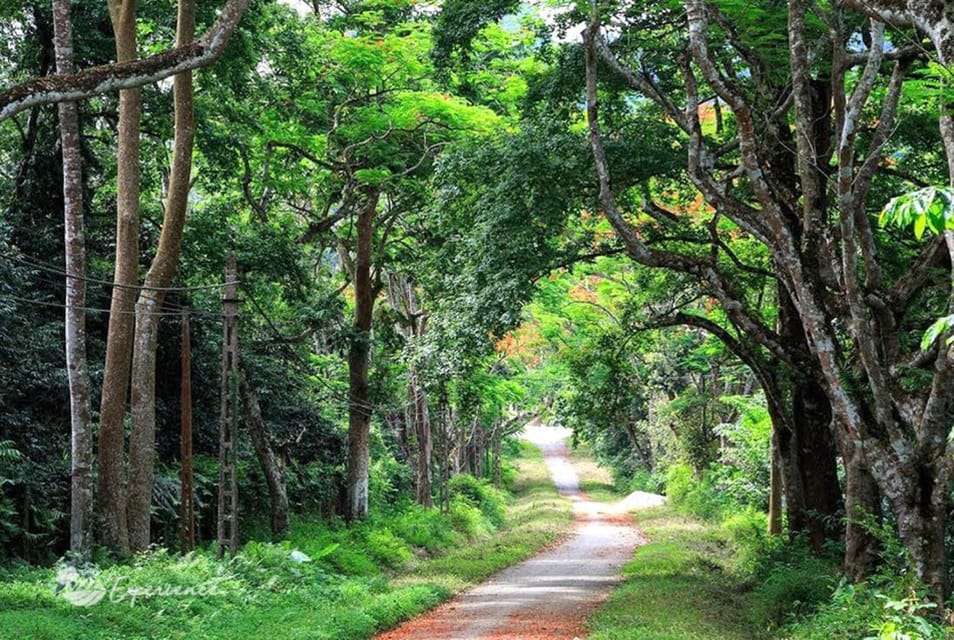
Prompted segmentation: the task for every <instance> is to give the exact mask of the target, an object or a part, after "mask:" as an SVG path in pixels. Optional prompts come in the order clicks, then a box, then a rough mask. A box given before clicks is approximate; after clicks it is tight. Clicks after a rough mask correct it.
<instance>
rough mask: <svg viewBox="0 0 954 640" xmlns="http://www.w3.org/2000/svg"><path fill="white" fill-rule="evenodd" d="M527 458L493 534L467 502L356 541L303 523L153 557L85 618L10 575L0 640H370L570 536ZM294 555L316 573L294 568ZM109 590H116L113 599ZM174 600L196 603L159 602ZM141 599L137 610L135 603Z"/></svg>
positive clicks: (363, 531) (549, 488)
mask: <svg viewBox="0 0 954 640" xmlns="http://www.w3.org/2000/svg"><path fill="white" fill-rule="evenodd" d="M521 447H522V450H521V455H520V457H519V459H518V460H517V461H516V464H517V466H518V473H517V474H516V480H515V482H514V486H513V496H512V497H511V498H510V499H508V500H506V504H505V506H504V508H503V514H502V515H503V517H502V521H503V524H502V526H500V527H499V528H498V529H497V530H496V531H492V529H493V528H495V527H494V526H491V525H490V524H489V523H488V522H487V521H488V518H487V517H485V515H486V514H482V513H481V510H480V507H481V506H483V505H481V504H479V502H477V501H475V502H473V503H468V502H467V500H466V499H461V500H458V501H457V502H455V503H454V505H452V509H451V514H450V515H449V516H438V515H436V514H435V512H433V511H431V512H425V511H424V510H421V509H412V510H408V511H405V512H401V513H398V514H395V515H393V516H389V517H388V518H382V519H381V520H379V521H376V522H371V523H368V525H366V526H362V527H358V528H351V529H347V528H341V527H339V528H335V527H328V526H324V525H319V524H316V523H297V524H296V526H295V529H294V530H293V532H292V536H291V541H290V543H285V544H282V545H277V544H263V543H250V544H249V545H247V546H246V548H245V549H244V550H243V551H242V552H241V553H240V554H239V555H238V556H237V557H236V558H235V559H233V560H231V561H229V562H225V563H222V562H217V561H215V560H214V559H213V558H212V557H211V555H210V554H208V553H204V552H203V553H197V554H195V555H193V556H190V557H187V558H178V557H172V556H168V555H166V554H163V553H154V554H148V555H145V556H142V557H140V558H137V559H136V560H135V561H134V562H133V563H131V564H122V565H115V566H113V567H108V568H106V569H102V570H99V571H97V573H96V576H95V577H96V580H97V581H98V583H97V584H93V583H90V587H89V588H90V589H94V588H100V587H99V586H97V585H103V586H104V587H105V588H106V589H107V590H108V593H106V594H105V598H104V599H102V601H100V602H98V603H96V604H94V605H92V606H88V607H80V606H74V605H72V604H70V602H67V600H66V599H64V598H63V597H61V595H62V594H60V595H57V594H56V593H55V592H54V584H55V572H54V571H53V570H52V569H35V568H34V569H23V570H18V571H8V572H6V573H0V638H2V639H4V640H5V639H8V638H9V639H11V640H13V639H14V638H15V639H17V640H21V639H22V640H27V639H30V640H34V639H35V640H47V639H49V640H59V639H66V638H88V639H96V640H107V639H108V640H112V639H117V640H118V639H120V638H121V639H123V640H126V639H138V638H142V639H146V638H149V639H157V640H159V639H162V640H165V639H179V638H189V639H190V640H191V639H197V640H212V639H216V638H230V639H231V638H252V637H256V638H257V637H261V638H282V639H283V640H285V639H289V640H292V639H297V638H309V639H324V638H327V639H329V640H331V639H335V640H348V639H360V638H367V637H370V636H371V635H373V634H374V633H375V632H376V631H378V630H381V629H385V628H388V627H390V626H393V625H395V624H397V623H399V622H400V621H402V620H404V619H407V618H410V617H413V616H414V615H417V614H419V613H421V612H422V611H424V610H426V609H428V608H430V607H432V606H434V605H436V604H438V603H439V602H441V601H443V600H445V599H446V598H448V597H449V596H450V595H451V594H452V593H453V592H455V591H457V590H459V589H462V588H464V587H467V586H469V585H471V584H474V583H476V582H479V581H480V580H482V579H483V578H485V577H487V576H488V575H490V574H492V573H495V572H497V571H499V570H500V569H502V568H504V567H506V566H508V565H510V564H513V563H514V562H518V561H520V560H522V559H524V558H526V557H528V556H530V555H532V554H533V553H534V552H536V551H537V550H538V549H539V548H540V547H542V546H544V545H546V544H548V543H550V542H552V541H553V540H554V539H556V538H557V537H559V536H560V535H561V534H563V533H564V532H566V531H567V530H568V529H569V528H570V526H571V525H572V519H571V513H570V506H569V503H568V502H567V501H565V500H563V499H561V498H560V497H559V495H558V494H557V492H556V490H555V489H554V487H553V485H552V484H551V483H550V481H549V479H548V476H547V472H546V467H545V465H544V464H543V459H542V456H541V455H540V452H539V451H537V450H536V449H534V448H533V447H531V446H529V445H525V444H521ZM464 489H467V487H464ZM470 489H473V487H471V488H470ZM491 519H492V518H491ZM293 549H294V550H300V551H303V552H304V553H306V554H307V555H309V556H310V557H311V558H312V559H313V561H312V562H307V563H300V562H296V561H295V560H294V559H292V558H291V551H292V550H293ZM112 585H119V588H117V589H115V591H116V592H117V593H118V594H119V597H118V598H114V597H113V591H114V589H113V587H112ZM170 588H175V589H179V590H180V591H179V593H182V591H181V590H183V589H191V590H192V591H191V592H190V593H195V592H197V591H198V592H199V593H200V595H199V596H195V595H179V596H173V595H169V594H168V593H165V594H164V593H162V591H161V590H162V589H167V590H168V589H170ZM203 589H205V591H203ZM136 590H138V591H136ZM157 591H158V593H157ZM137 593H138V594H139V597H138V598H137V599H136V600H135V602H133V601H132V598H131V596H130V594H137Z"/></svg>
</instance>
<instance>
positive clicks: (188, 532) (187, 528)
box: [179, 309, 195, 553]
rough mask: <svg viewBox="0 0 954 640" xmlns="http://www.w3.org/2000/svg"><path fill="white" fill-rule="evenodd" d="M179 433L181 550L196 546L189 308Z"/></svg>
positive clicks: (185, 316)
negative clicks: (180, 430) (180, 428)
mask: <svg viewBox="0 0 954 640" xmlns="http://www.w3.org/2000/svg"><path fill="white" fill-rule="evenodd" d="M181 392H182V400H181V405H182V407H181V410H182V413H181V416H182V436H181V442H180V445H179V446H180V450H179V461H180V464H181V465H182V468H181V470H180V476H179V487H180V488H179V505H180V509H181V511H180V514H179V543H180V548H181V549H182V553H189V552H190V551H192V550H193V549H195V500H194V498H195V494H194V493H193V485H194V483H193V481H192V337H191V331H190V328H189V311H188V309H183V311H182V390H181Z"/></svg>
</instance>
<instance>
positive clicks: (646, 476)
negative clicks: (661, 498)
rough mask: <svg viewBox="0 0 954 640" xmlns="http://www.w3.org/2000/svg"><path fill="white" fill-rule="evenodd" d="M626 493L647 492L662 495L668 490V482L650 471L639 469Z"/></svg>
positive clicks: (631, 479)
mask: <svg viewBox="0 0 954 640" xmlns="http://www.w3.org/2000/svg"><path fill="white" fill-rule="evenodd" d="M623 490H624V491H627V492H630V491H646V492H649V493H662V492H663V491H665V490H666V480H665V479H664V478H662V477H660V476H658V475H657V474H655V473H653V472H652V471H649V470H648V469H637V470H636V471H634V472H633V475H632V477H631V478H630V480H629V483H628V485H627V486H626V487H623Z"/></svg>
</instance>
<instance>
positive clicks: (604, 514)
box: [378, 426, 659, 640]
mask: <svg viewBox="0 0 954 640" xmlns="http://www.w3.org/2000/svg"><path fill="white" fill-rule="evenodd" d="M569 433H570V432H569V430H568V429H562V428H559V427H543V426H528V427H526V429H525V431H524V437H526V438H527V439H528V440H529V441H530V442H532V443H533V444H535V445H536V446H538V447H540V449H542V450H543V454H544V459H545V460H546V463H547V467H548V468H549V470H550V475H551V476H552V477H553V481H554V483H555V484H556V486H557V488H558V489H559V490H560V493H562V494H563V495H564V496H566V497H567V498H569V499H570V500H572V501H573V513H574V516H575V519H576V524H575V527H574V529H573V532H572V534H571V535H570V536H569V537H568V538H567V539H566V540H565V541H563V542H562V543H560V544H558V545H557V546H555V547H553V548H551V549H549V550H547V551H544V552H543V553H540V554H538V555H536V556H534V557H532V558H530V559H529V560H526V561H524V562H521V563H519V564H516V565H513V566H512V567H510V568H508V569H505V570H504V571H502V572H500V573H498V574H497V575H495V576H494V577H493V578H491V579H490V580H488V581H487V582H484V583H482V584H480V585H478V586H476V587H474V588H472V589H469V590H467V591H464V592H462V593H461V594H459V595H457V596H456V597H455V598H453V599H452V600H450V601H449V602H447V603H445V604H443V605H441V606H440V607H438V608H436V609H434V610H433V611H431V612H430V613H428V614H425V615H424V616H422V617H420V618H416V619H414V620H411V621H410V622H407V623H406V624H404V625H402V626H400V627H398V628H397V629H393V630H391V631H388V632H385V633H383V634H381V635H379V636H378V640H408V639H412V638H413V639H419V640H518V639H519V640H538V639H542V638H547V639H550V638H553V639H559V640H564V639H565V640H572V639H573V638H582V637H583V636H584V631H583V628H582V625H583V621H584V619H585V618H586V616H587V615H588V614H589V613H590V612H591V611H592V610H593V609H594V608H595V607H596V605H598V604H599V603H600V602H601V601H602V600H603V599H604V598H605V597H606V596H607V595H608V594H609V592H610V591H611V590H612V588H613V586H615V585H616V584H617V583H618V582H619V580H620V568H621V566H622V565H623V564H624V563H625V562H627V561H628V560H629V559H630V558H631V557H632V555H633V550H634V549H635V548H636V546H637V545H639V544H640V543H641V542H642V541H643V540H644V538H643V537H642V535H641V534H640V533H639V530H638V529H637V528H636V526H635V524H634V523H633V521H632V519H631V518H630V517H629V516H628V515H627V514H626V513H625V512H624V511H622V510H621V509H620V508H617V507H616V506H614V505H607V504H603V503H598V502H594V501H592V500H590V499H589V497H588V496H586V495H585V494H583V493H581V492H580V488H579V480H578V479H577V475H576V471H575V470H574V469H573V466H572V465H571V464H570V461H569V458H568V452H567V448H566V439H567V437H568V436H569ZM644 495H645V502H646V503H647V504H649V503H653V502H656V501H658V500H659V498H658V496H651V495H650V494H644ZM633 499H634V498H633V496H630V498H628V499H627V501H626V502H627V504H626V508H633V507H634V506H637V505H633V504H631V503H632V502H633ZM640 499H641V498H640V496H636V497H635V500H636V501H637V502H638V501H639V500H640Z"/></svg>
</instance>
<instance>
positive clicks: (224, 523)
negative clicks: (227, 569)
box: [217, 253, 240, 558]
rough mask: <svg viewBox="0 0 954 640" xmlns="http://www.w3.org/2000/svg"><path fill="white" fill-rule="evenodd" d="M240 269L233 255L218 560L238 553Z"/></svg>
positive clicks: (225, 309)
mask: <svg viewBox="0 0 954 640" xmlns="http://www.w3.org/2000/svg"><path fill="white" fill-rule="evenodd" d="M237 282H238V265H237V264H236V262H235V254H232V253H230V254H229V257H228V259H227V261H226V266H225V286H224V288H223V295H222V320H223V322H222V325H223V332H222V411H221V419H220V423H219V505H218V506H219V509H218V522H217V540H218V556H219V557H220V558H221V557H222V556H223V555H225V551H226V549H228V550H229V551H230V552H231V553H235V552H236V550H238V478H237V476H236V473H235V458H236V454H237V451H236V449H237V445H238V443H237V440H238V438H237V436H238V417H239V416H238V414H239V401H240V399H239V388H238V387H239V372H238V358H239V350H238V320H239V303H240V300H239V299H238V293H237V292H238V287H237Z"/></svg>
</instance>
